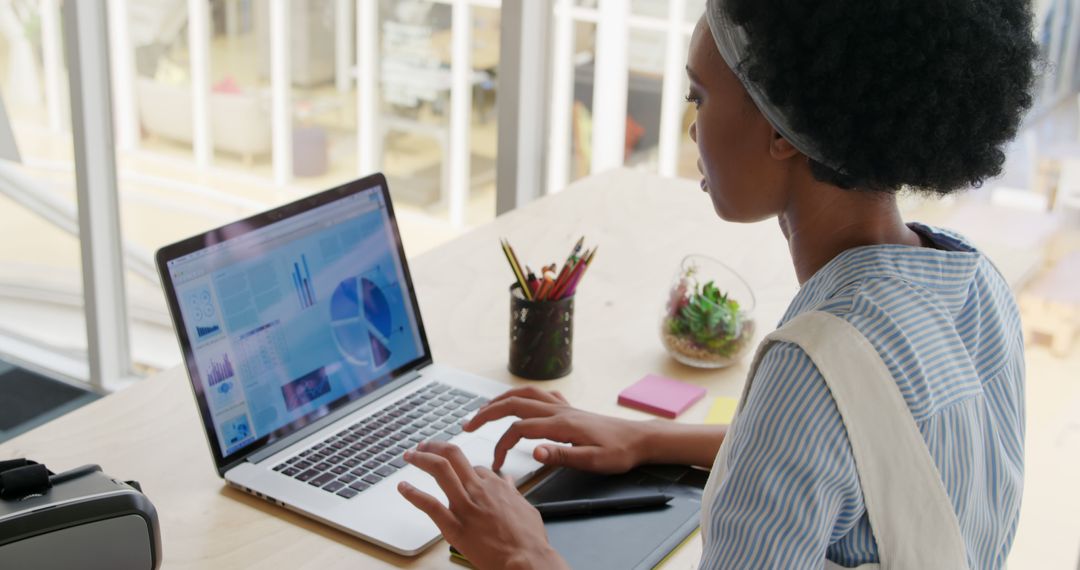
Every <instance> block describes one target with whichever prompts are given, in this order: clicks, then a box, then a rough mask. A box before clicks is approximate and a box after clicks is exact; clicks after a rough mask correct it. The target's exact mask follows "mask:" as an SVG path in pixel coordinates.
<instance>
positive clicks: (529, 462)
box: [453, 436, 542, 483]
mask: <svg viewBox="0 0 1080 570" xmlns="http://www.w3.org/2000/svg"><path fill="white" fill-rule="evenodd" d="M453 443H455V444H458V445H460V446H461V450H462V451H463V452H464V453H465V457H467V458H468V459H469V463H470V464H472V465H474V466H480V467H487V468H488V469H490V468H491V462H492V461H493V460H494V459H495V442H494V441H492V440H490V439H488V438H484V437H477V436H473V437H466V438H463V440H462V441H461V442H460V443H459V442H458V441H456V440H455V441H454V442H453ZM521 447H522V446H520V445H519V446H517V447H515V448H514V449H511V450H510V452H509V453H507V454H506V461H505V462H504V463H503V467H502V469H501V470H500V471H501V474H502V475H511V476H512V477H513V478H514V481H515V482H518V483H521V482H523V481H524V480H525V479H526V478H527V477H529V476H530V475H532V474H533V473H536V471H537V470H539V469H540V468H541V467H542V465H541V464H540V463H539V462H537V461H536V460H534V459H533V458H532V455H531V449H532V447H531V446H530V447H529V450H528V451H526V450H523V449H521Z"/></svg>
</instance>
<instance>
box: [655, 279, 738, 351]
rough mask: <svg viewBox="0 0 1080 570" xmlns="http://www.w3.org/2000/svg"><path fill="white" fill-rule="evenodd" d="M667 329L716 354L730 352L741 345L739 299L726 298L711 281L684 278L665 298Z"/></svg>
mask: <svg viewBox="0 0 1080 570" xmlns="http://www.w3.org/2000/svg"><path fill="white" fill-rule="evenodd" d="M668 315H669V316H668V320H667V328H668V332H669V333H671V334H673V335H678V336H681V337H683V338H687V339H690V340H692V341H693V342H694V343H695V344H697V345H698V346H700V347H701V348H704V349H706V350H708V351H709V352H712V353H714V354H717V355H719V356H725V357H726V356H731V355H732V354H733V353H734V352H735V351H736V350H737V349H738V348H739V346H740V345H741V342H740V332H741V331H740V329H741V326H742V323H741V322H740V319H739V303H738V302H737V301H735V300H734V299H730V298H728V296H727V294H726V293H722V292H721V291H720V289H718V288H717V287H716V284H715V283H713V282H712V281H709V282H707V283H705V285H701V286H699V285H694V291H693V293H689V287H688V283H687V280H686V279H684V280H683V281H682V283H680V285H679V286H678V287H677V288H676V289H675V290H673V291H672V298H671V300H670V301H669V302H668Z"/></svg>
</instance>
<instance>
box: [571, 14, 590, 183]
mask: <svg viewBox="0 0 1080 570" xmlns="http://www.w3.org/2000/svg"><path fill="white" fill-rule="evenodd" d="M573 53H574V58H573V59H574V103H573V109H572V112H571V115H570V121H571V129H570V137H571V144H570V147H571V149H572V150H573V154H572V155H571V159H570V172H569V174H570V176H569V180H570V181H574V180H577V179H579V178H584V177H585V176H588V175H589V170H590V168H591V167H592V113H593V85H594V76H595V71H596V67H595V63H594V62H595V61H596V24H592V23H589V22H575V23H574V50H573Z"/></svg>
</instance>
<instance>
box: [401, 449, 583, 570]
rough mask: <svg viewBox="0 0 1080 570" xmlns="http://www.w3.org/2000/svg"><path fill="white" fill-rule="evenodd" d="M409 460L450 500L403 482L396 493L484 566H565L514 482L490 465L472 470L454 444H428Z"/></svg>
mask: <svg viewBox="0 0 1080 570" xmlns="http://www.w3.org/2000/svg"><path fill="white" fill-rule="evenodd" d="M405 461H408V462H409V463H411V464H413V465H415V466H416V467H418V468H420V469H422V470H423V471H425V472H427V473H428V474H430V475H431V476H432V477H434V478H435V481H436V482H438V484H439V487H440V488H441V489H442V490H443V493H445V494H446V497H447V498H448V499H449V501H450V507H449V508H447V507H445V506H443V504H442V503H440V502H439V500H438V499H436V498H435V497H432V496H431V495H429V494H427V493H425V492H423V491H421V490H419V489H417V488H416V487H413V486H412V485H410V484H408V483H405V482H402V483H399V484H398V492H400V493H401V494H402V496H404V497H405V499H407V500H408V501H409V502H410V503H412V504H413V505H414V506H416V508H418V509H420V510H421V511H424V513H426V514H427V515H428V516H429V517H431V520H432V521H434V522H435V525H436V526H438V527H439V530H440V531H442V534H443V537H444V538H446V540H447V542H449V543H450V544H451V545H453V546H454V548H456V549H457V550H458V551H459V552H461V554H462V555H464V556H465V557H466V558H468V559H469V562H471V563H472V564H473V566H475V567H477V568H480V569H482V570H483V569H486V568H513V569H519V568H521V569H530V568H537V569H538V568H545V569H547V568H566V567H567V566H566V563H565V562H564V561H563V560H562V558H560V557H559V555H558V553H556V552H555V550H554V549H552V548H551V545H549V544H548V541H547V533H546V532H545V531H544V523H543V521H542V520H541V518H540V513H539V512H537V510H536V509H535V508H533V506H532V505H530V504H529V502H528V501H526V500H525V497H523V496H522V495H521V493H519V492H518V490H517V488H516V487H515V486H514V483H513V482H512V481H510V480H509V479H504V478H502V477H500V476H499V475H496V474H495V472H494V471H492V470H490V469H488V468H486V467H473V466H472V465H470V464H469V460H468V459H467V458H466V457H465V454H464V453H462V451H461V449H459V448H458V447H457V446H455V445H451V444H448V443H443V442H424V443H421V444H420V445H419V446H418V447H417V448H416V450H412V451H408V452H406V453H405Z"/></svg>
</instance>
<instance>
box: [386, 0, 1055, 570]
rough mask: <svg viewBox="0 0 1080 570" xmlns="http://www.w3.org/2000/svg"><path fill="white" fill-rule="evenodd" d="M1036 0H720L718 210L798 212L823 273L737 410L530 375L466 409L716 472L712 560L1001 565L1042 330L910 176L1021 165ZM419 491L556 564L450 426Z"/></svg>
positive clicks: (938, 181) (459, 525)
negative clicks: (932, 211)
mask: <svg viewBox="0 0 1080 570" xmlns="http://www.w3.org/2000/svg"><path fill="white" fill-rule="evenodd" d="M1030 26H1031V13H1030V8H1029V7H1028V6H1027V4H1026V3H1024V2H1015V1H1011V0H983V1H980V2H966V1H963V2H962V1H959V0H944V1H942V0H933V1H931V0H909V1H906V2H866V1H864V0H838V1H834V2H827V3H824V4H823V3H816V2H779V1H764V0H710V2H709V4H708V8H707V11H706V16H705V17H703V18H702V20H701V21H700V22H699V24H698V26H697V29H696V30H695V32H694V34H693V37H692V38H691V42H690V52H689V58H688V63H687V75H688V76H689V78H690V84H691V87H690V93H689V95H688V97H687V99H688V101H690V102H692V103H693V104H694V105H695V106H697V108H698V115H697V120H696V122H695V123H694V124H693V125H692V126H691V127H690V137H691V138H692V139H693V140H694V141H696V143H697V145H698V148H699V150H700V155H701V160H700V161H699V169H700V170H701V172H702V174H703V179H702V182H701V188H702V190H704V191H705V192H707V193H708V194H709V196H710V197H711V198H712V202H713V206H714V207H715V209H716V212H717V214H718V215H719V216H720V217H721V218H723V219H725V220H728V221H733V222H752V221H757V220H762V219H765V218H769V217H772V216H776V217H777V218H778V220H779V222H780V230H781V231H782V232H783V234H784V236H785V238H787V241H788V244H789V246H790V251H791V258H792V262H793V263H794V266H795V270H796V274H797V276H798V279H799V281H800V283H801V289H800V292H799V293H798V295H797V296H796V298H795V299H794V300H793V301H792V303H791V306H790V307H789V309H788V311H787V313H786V314H785V316H784V318H783V319H782V321H781V325H782V326H781V329H780V330H779V331H777V332H776V333H774V334H772V335H770V336H769V337H768V338H767V339H766V342H765V343H763V346H762V348H761V349H760V350H759V354H758V357H757V358H756V359H755V362H754V365H753V367H752V371H751V374H750V376H749V377H748V381H747V388H746V391H745V392H744V394H743V398H742V401H741V403H740V408H739V412H738V415H737V417H736V420H735V421H734V422H733V424H732V425H731V426H730V427H729V428H717V427H711V426H688V425H680V424H675V423H671V422H662V421H654V422H632V421H627V420H621V419H615V418H609V417H603V416H599V415H596V414H591V413H588V412H584V411H581V410H577V409H574V408H573V407H571V406H570V405H569V404H567V402H566V401H565V400H564V399H563V398H562V397H561V396H560V395H558V394H557V393H547V392H543V391H540V390H537V389H534V388H523V389H517V390H512V391H510V392H508V393H507V394H505V395H504V396H502V397H500V398H498V399H496V400H495V401H493V402H492V403H490V404H489V405H487V406H486V407H485V408H483V409H481V410H480V411H479V412H478V413H477V415H476V417H475V418H473V419H472V420H471V421H470V422H468V423H467V424H466V426H465V429H466V430H475V429H477V428H478V427H479V426H481V425H483V424H484V423H486V422H489V421H493V420H495V419H498V418H502V417H506V416H516V417H519V418H521V419H520V420H519V421H517V422H516V423H515V424H514V425H513V427H512V428H511V429H510V430H509V431H508V432H507V434H506V435H505V436H504V437H503V440H502V441H501V442H500V443H499V446H498V447H497V450H496V456H495V461H494V464H493V466H492V467H493V469H495V470H498V468H499V466H500V464H501V462H502V461H503V458H504V457H505V454H506V451H507V450H508V449H509V448H511V447H512V446H513V445H514V444H515V443H516V442H517V441H519V440H520V439H521V438H547V439H551V440H555V441H560V442H565V443H570V444H572V445H571V446H549V445H544V446H540V447H538V448H537V449H536V451H535V457H536V459H537V460H539V461H541V462H543V463H546V464H550V465H567V466H572V467H577V468H581V469H588V470H594V471H601V472H621V471H625V470H627V469H630V468H632V467H634V466H635V465H639V464H643V463H682V464H691V465H702V466H708V465H712V466H713V471H712V474H711V476H710V482H709V486H708V487H707V489H706V497H705V500H704V502H703V508H702V534H703V539H704V555H703V558H702V566H703V567H707V568H815V567H816V568H821V567H822V566H823V565H826V566H833V565H836V566H844V567H855V566H860V565H864V564H865V565H872V564H877V563H881V565H882V566H891V567H893V568H909V567H912V568H914V567H918V568H962V567H965V566H966V567H970V568H999V567H1001V566H1003V565H1004V563H1005V560H1006V557H1007V554H1008V551H1009V548H1010V546H1011V543H1012V539H1013V535H1014V532H1015V529H1016V523H1017V517H1018V514H1019V504H1020V495H1021V489H1022V482H1023V427H1024V408H1023V394H1024V387H1023V370H1024V362H1023V345H1022V340H1021V337H1020V332H1019V326H1018V322H1019V319H1018V314H1017V311H1016V308H1015V305H1014V302H1013V299H1012V297H1011V295H1010V293H1009V290H1008V287H1007V285H1006V284H1005V283H1004V281H1003V280H1002V278H1001V277H1000V276H999V275H998V274H997V273H996V271H995V270H994V268H993V267H992V265H991V264H990V262H989V261H987V260H986V259H985V258H984V257H982V256H981V255H980V254H979V253H978V252H977V251H975V250H974V249H973V248H971V246H970V245H968V244H967V243H966V242H965V241H964V240H963V239H962V238H960V237H958V236H956V235H954V234H951V233H948V232H946V231H943V230H938V229H934V228H930V227H926V226H922V225H918V224H905V223H904V222H903V221H902V220H901V217H900V214H899V211H898V209H897V205H896V199H895V193H896V192H897V191H898V190H901V189H903V188H905V187H906V188H909V189H913V190H916V191H921V192H925V193H933V194H942V195H944V194H948V193H950V192H953V191H955V190H958V189H961V188H964V187H967V186H970V185H978V184H980V183H982V181H984V180H985V179H987V178H989V177H992V176H995V175H997V174H999V172H1000V170H1001V165H1002V163H1003V162H1004V155H1003V153H1002V151H1001V147H1002V146H1003V145H1004V144H1005V143H1006V142H1007V141H1009V140H1010V139H1011V138H1012V137H1013V136H1014V135H1015V133H1016V130H1017V128H1018V125H1019V123H1020V119H1021V116H1022V114H1023V113H1024V112H1025V110H1026V109H1027V108H1028V107H1029V106H1030V103H1031V96H1030V89H1031V84H1032V81H1033V67H1032V63H1033V60H1034V57H1035V53H1036V47H1035V46H1034V44H1033V41H1032V37H1031V27H1030ZM406 459H407V460H409V461H411V462H412V463H413V464H414V465H416V466H418V467H419V468H421V469H424V470H426V471H428V472H429V473H431V474H432V475H433V476H434V477H435V478H436V479H437V480H438V481H439V483H440V485H441V487H442V489H443V490H444V491H445V492H446V495H447V497H448V498H449V503H450V506H449V508H447V507H444V506H442V505H441V504H439V503H438V502H437V501H435V499H433V498H432V497H430V496H428V495H425V494H424V493H422V492H420V491H418V490H416V489H414V488H411V487H408V486H404V485H403V486H402V487H401V489H400V491H401V492H402V494H403V495H404V496H405V498H406V499H408V500H409V501H411V502H412V503H413V504H414V505H416V506H417V507H418V508H420V509H422V510H423V511H425V512H426V513H427V514H429V515H430V516H431V517H432V519H434V521H435V523H436V524H437V525H438V526H439V528H440V529H442V531H443V534H444V535H445V536H446V538H447V540H449V541H450V543H451V544H453V545H455V546H456V547H457V548H458V549H459V550H461V551H462V552H463V553H464V554H465V555H466V556H467V557H468V558H469V559H470V560H471V561H473V562H474V563H475V564H476V565H477V566H478V567H480V568H518V567H522V568H524V567H533V568H557V567H563V566H564V564H563V562H562V561H561V560H560V559H559V557H558V555H557V554H556V553H555V552H554V551H553V550H552V549H551V548H550V546H549V545H548V543H547V540H546V537H545V534H544V528H543V525H542V523H541V520H540V517H539V516H538V514H537V513H536V511H535V510H534V509H532V508H531V507H530V506H529V505H528V504H527V503H526V502H525V500H524V499H523V498H522V497H521V495H520V494H519V493H518V492H517V491H516V490H515V489H514V487H513V486H512V485H511V484H510V483H508V482H506V481H504V480H502V479H501V478H499V477H498V476H497V475H495V473H494V472H493V471H491V470H488V469H485V468H473V467H472V466H470V465H469V464H468V462H467V461H466V460H465V458H464V456H463V455H462V454H461V453H460V451H458V450H457V449H455V448H453V447H452V446H447V445H445V444H425V445H422V446H420V448H419V449H418V450H416V451H414V452H411V453H409V454H408V455H407V456H406Z"/></svg>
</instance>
